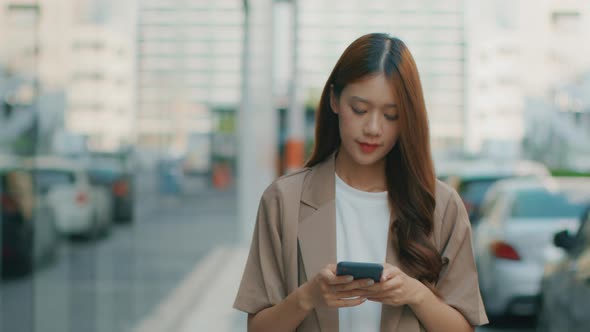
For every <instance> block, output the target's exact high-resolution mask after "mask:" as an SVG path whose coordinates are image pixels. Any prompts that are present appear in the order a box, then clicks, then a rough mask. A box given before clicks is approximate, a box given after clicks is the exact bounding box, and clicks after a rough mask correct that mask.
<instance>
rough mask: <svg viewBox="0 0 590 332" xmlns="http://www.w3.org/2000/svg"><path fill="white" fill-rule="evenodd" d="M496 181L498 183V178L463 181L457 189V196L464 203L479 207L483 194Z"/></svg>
mask: <svg viewBox="0 0 590 332" xmlns="http://www.w3.org/2000/svg"><path fill="white" fill-rule="evenodd" d="M496 181H498V178H486V179H477V180H469V181H464V182H462V183H461V186H460V187H459V194H460V195H461V197H462V198H463V199H464V200H465V201H468V202H471V203H473V204H476V205H480V204H481V203H482V201H483V199H484V197H485V194H486V193H487V192H488V190H489V189H490V187H491V186H492V185H493V184H494V183H495V182H496Z"/></svg>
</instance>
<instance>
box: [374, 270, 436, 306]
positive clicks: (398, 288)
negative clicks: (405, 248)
mask: <svg viewBox="0 0 590 332" xmlns="http://www.w3.org/2000/svg"><path fill="white" fill-rule="evenodd" d="M365 290H366V291H367V295H366V296H367V299H368V300H369V301H374V302H381V303H383V304H389V305H393V306H401V305H404V304H408V305H416V304H420V303H421V302H422V301H423V300H424V298H425V297H426V295H427V294H428V292H430V290H429V289H428V288H427V287H426V286H425V285H424V284H422V283H421V282H420V281H418V280H416V279H414V278H412V277H409V276H408V275H407V274H405V273H404V272H403V271H402V270H400V269H399V268H398V267H395V266H393V265H391V264H388V263H385V264H383V273H382V274H381V281H380V282H378V283H376V284H375V285H373V286H370V287H365Z"/></svg>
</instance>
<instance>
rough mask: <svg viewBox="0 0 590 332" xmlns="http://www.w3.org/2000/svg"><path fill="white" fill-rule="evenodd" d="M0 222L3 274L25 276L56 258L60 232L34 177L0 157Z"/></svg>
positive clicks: (11, 160)
mask: <svg viewBox="0 0 590 332" xmlns="http://www.w3.org/2000/svg"><path fill="white" fill-rule="evenodd" d="M0 218H1V219H0V222H1V224H2V229H1V232H2V238H1V241H2V242H1V246H2V257H1V260H0V262H1V263H2V272H3V274H6V273H9V274H13V273H16V274H26V273H29V272H32V271H33V269H34V268H35V267H36V266H37V264H38V263H41V262H44V261H47V260H48V259H50V258H54V257H56V254H57V248H58V245H59V233H58V231H57V229H56V226H55V218H54V215H53V214H52V213H51V209H50V207H49V205H48V202H47V200H46V198H45V196H44V195H42V194H40V193H38V192H37V191H36V190H35V186H34V179H33V175H32V173H31V172H30V171H27V170H25V169H24V167H23V165H22V163H20V162H19V161H18V159H16V158H13V157H4V156H3V157H0Z"/></svg>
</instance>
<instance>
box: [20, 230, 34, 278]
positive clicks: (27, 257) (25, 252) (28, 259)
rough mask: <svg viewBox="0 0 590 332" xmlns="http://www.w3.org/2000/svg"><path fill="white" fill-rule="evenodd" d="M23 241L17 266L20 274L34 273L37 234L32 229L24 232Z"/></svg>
mask: <svg viewBox="0 0 590 332" xmlns="http://www.w3.org/2000/svg"><path fill="white" fill-rule="evenodd" d="M21 243H22V249H21V250H22V251H21V257H20V259H19V261H18V262H17V263H16V266H15V267H16V272H17V273H18V274H20V275H26V274H30V273H32V272H33V269H34V266H35V236H34V233H33V230H32V229H29V230H26V231H25V232H24V233H23V235H22V242H21Z"/></svg>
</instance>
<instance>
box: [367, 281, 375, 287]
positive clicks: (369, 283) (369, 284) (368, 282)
mask: <svg viewBox="0 0 590 332" xmlns="http://www.w3.org/2000/svg"><path fill="white" fill-rule="evenodd" d="M374 283H375V282H374V281H373V280H369V281H367V286H372V285H373V284H374Z"/></svg>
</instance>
